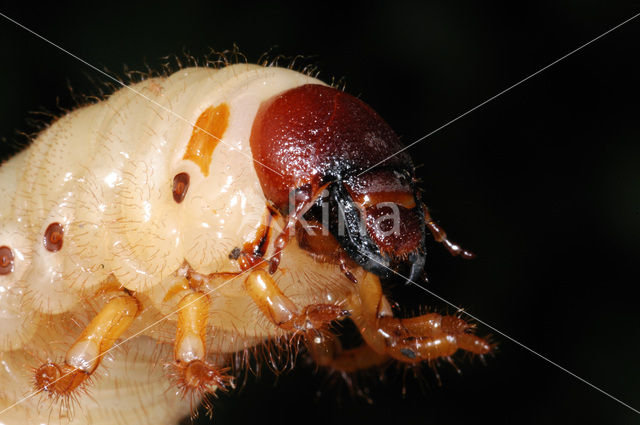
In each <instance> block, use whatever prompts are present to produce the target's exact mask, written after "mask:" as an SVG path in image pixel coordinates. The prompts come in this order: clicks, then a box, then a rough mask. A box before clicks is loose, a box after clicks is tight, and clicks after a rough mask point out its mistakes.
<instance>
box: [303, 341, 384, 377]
mask: <svg viewBox="0 0 640 425" xmlns="http://www.w3.org/2000/svg"><path fill="white" fill-rule="evenodd" d="M305 345H306V346H307V350H308V351H309V354H310V355H311V358H313V360H314V361H315V362H316V364H317V365H318V366H323V367H329V368H331V369H334V370H338V371H341V372H347V373H351V372H357V371H359V370H364V369H369V368H371V367H374V366H380V365H382V364H384V363H386V362H387V361H389V356H387V355H384V354H379V353H377V352H375V351H374V350H373V349H371V347H369V346H368V345H367V344H362V345H360V346H358V347H356V348H351V349H348V350H344V349H343V348H342V344H340V341H339V340H338V338H337V337H336V336H335V335H333V334H332V333H329V332H323V333H322V334H318V335H315V336H309V337H308V338H305Z"/></svg>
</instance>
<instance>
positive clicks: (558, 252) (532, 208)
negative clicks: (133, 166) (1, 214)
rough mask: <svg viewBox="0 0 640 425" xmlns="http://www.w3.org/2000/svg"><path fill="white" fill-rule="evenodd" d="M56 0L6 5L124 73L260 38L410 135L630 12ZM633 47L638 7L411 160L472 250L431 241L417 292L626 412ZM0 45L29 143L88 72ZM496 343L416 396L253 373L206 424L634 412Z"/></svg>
mask: <svg viewBox="0 0 640 425" xmlns="http://www.w3.org/2000/svg"><path fill="white" fill-rule="evenodd" d="M51 3H54V2H51ZM55 3H56V4H50V5H48V6H43V5H42V4H36V3H33V4H28V3H25V4H23V5H22V6H19V7H17V6H11V7H7V8H4V9H3V10H2V11H3V12H4V13H7V14H8V15H9V16H11V17H12V18H14V19H16V20H18V21H19V22H21V23H23V24H25V25H26V26H28V27H30V28H32V29H33V30H35V31H37V32H39V33H40V34H42V35H43V36H45V37H47V38H49V39H51V40H52V41H54V42H56V43H58V44H60V45H61V46H62V47H64V48H65V49H68V50H69V51H71V52H73V53H74V54H77V55H78V56H79V57H81V58H83V59H85V60H87V61H88V62H90V63H92V64H95V65H96V66H98V67H100V68H107V69H109V70H111V71H114V72H117V73H120V74H122V71H123V70H124V65H127V66H128V67H129V68H130V69H136V70H144V69H145V68H144V63H145V62H146V63H147V64H149V65H150V67H151V68H156V69H157V68H158V67H159V64H160V63H161V62H162V59H160V58H161V57H162V56H165V55H179V56H180V55H181V54H182V52H183V50H186V51H188V52H189V53H191V54H192V55H194V56H195V57H199V58H202V57H203V56H204V54H205V53H206V52H207V51H208V48H209V47H211V48H213V49H216V50H224V49H229V48H231V47H232V46H233V43H237V44H238V45H239V47H240V49H241V51H242V52H243V53H244V54H245V55H246V56H247V57H248V59H249V61H256V60H257V59H258V58H259V57H260V55H261V54H262V53H265V52H267V51H270V50H272V51H273V52H275V53H281V54H284V55H288V56H293V55H298V54H299V55H306V56H308V57H307V59H306V60H305V61H303V63H312V64H315V65H317V66H318V68H319V69H320V70H321V74H320V77H321V78H323V79H325V80H330V79H331V77H337V78H340V77H345V81H346V83H347V91H349V92H350V93H352V94H356V95H360V96H361V98H362V99H363V100H365V101H366V102H367V103H369V104H370V105H372V106H373V107H374V108H375V109H376V110H377V111H378V112H379V113H380V114H381V115H382V116H383V117H385V118H386V119H387V120H388V122H389V123H390V124H391V125H392V127H393V128H395V129H396V131H397V132H398V133H399V134H400V135H401V136H402V138H403V140H404V141H405V142H406V143H410V142H412V141H414V140H416V139H417V138H419V137H421V136H423V135H424V134H426V133H428V132H430V131H432V130H434V129H436V128H438V127H439V126H441V125H443V124H444V123H446V122H448V121H449V120H451V119H453V118H455V117H456V116H458V115H459V114H461V113H463V112H465V111H467V110H469V109H470V108H472V107H474V106H476V105H477V104H479V103H481V102H482V101H484V100H486V99H487V98H489V97H491V96H493V95H495V94H496V93H498V92H500V91H501V90H503V89H505V88H507V87H508V86H510V85H511V84H513V83H516V82H518V81H520V80H521V79H523V78H525V77H526V76H528V75H530V74H531V73H533V72H535V71H537V70H538V69H540V68H541V67H543V66H545V65H547V64H548V63H550V62H552V61H554V60H555V59H557V58H559V57H560V56H562V55H564V54H566V53H568V52H569V51H571V50H573V49H574V48H576V47H578V46H580V45H581V44H583V43H585V42H587V41H589V40H591V39H592V38H594V37H596V36H598V35H600V34H601V33H603V32H605V31H606V30H608V29H610V28H611V27H613V26H615V25H617V24H618V23H620V22H622V21H623V20H625V19H627V18H629V17H631V16H633V15H634V14H635V13H638V12H640V5H639V4H638V3H637V2H632V1H629V2H624V1H618V2H615V4H612V3H613V2H599V1H538V2H532V4H531V5H519V6H514V5H513V2H455V4H453V3H454V2H446V1H441V2H428V3H424V4H419V3H411V2H406V1H393V2H384V3H383V2H371V3H359V4H353V5H337V4H336V5H332V4H329V3H324V2H314V3H311V4H304V3H302V2H295V3H287V4H270V5H267V4H262V5H249V4H245V3H241V2H228V1H226V2H217V1H206V2H202V3H188V2H173V3H168V4H161V3H158V2H153V3H150V4H147V5H142V4H140V3H139V2H129V3H128V4H114V3H112V2H101V3H100V4H98V5H87V4H84V3H83V2H77V4H67V3H58V2H55ZM638 40H640V18H638V19H637V20H635V21H632V22H630V23H628V24H627V25H625V26H623V27H622V28H620V29H618V30H616V31H614V32H613V33H611V34H609V35H607V36H605V37H604V38H602V39H601V40H599V41H597V42H595V43H594V44H592V45H590V46H588V47H586V48H585V49H584V50H581V51H580V52H578V53H576V54H575V55H573V56H571V57H569V58H568V59H566V60H564V61H562V62H560V63H558V64H557V65H555V66H553V67H552V68H550V69H548V70H546V71H544V72H543V73H541V74H540V75H538V76H535V77H534V78H532V79H531V80H529V81H527V82H525V83H523V84H522V85H521V86H519V87H517V88H515V89H513V90H512V91H510V92H508V93H506V94H505V95H503V96H501V97H499V98H498V99H496V100H494V101H492V102H491V103H489V104H487V105H485V106H483V107H481V108H480V109H478V110H477V111H474V112H473V113H471V114H470V115H468V116H466V117H464V118H462V119H461V120H459V121H457V122H456V123H454V124H452V125H451V126H449V127H447V128H445V129H443V130H441V131H439V132H438V133H437V134H434V135H433V136H431V137H429V138H428V139H427V140H425V141H423V142H421V143H420V144H418V145H417V146H415V147H413V148H412V149H411V150H410V152H411V154H412V155H413V157H414V159H415V161H416V162H417V163H420V164H422V165H423V166H422V167H421V168H420V170H419V173H420V176H421V177H422V178H423V179H424V188H425V190H426V193H425V197H426V200H427V202H428V204H429V205H430V206H431V207H432V213H433V214H434V215H435V216H436V217H437V219H439V221H440V223H441V224H442V225H443V226H444V227H445V228H446V229H447V231H448V233H449V234H450V236H451V237H452V238H453V239H454V240H456V241H460V242H464V246H465V247H468V248H470V249H473V250H474V251H476V252H477V253H478V255H479V257H478V258H477V259H476V260H474V261H471V262H465V261H463V260H460V259H456V258H450V257H449V256H448V255H447V254H446V252H445V251H444V250H443V249H442V248H440V247H438V246H435V244H431V245H430V251H429V257H428V264H427V271H428V274H429V277H430V283H429V285H428V287H429V288H430V290H433V291H434V292H436V293H437V294H439V295H440V296H442V297H444V298H446V299H448V300H450V301H451V302H453V303H455V304H456V305H459V306H462V307H464V308H466V309H467V310H468V311H469V312H470V313H472V314H474V315H476V316H478V317H479V318H480V319H482V320H483V321H485V322H487V323H488V324H490V325H492V326H494V327H495V328H497V329H499V330H500V331H502V332H504V333H506V334H507V335H510V336H511V337H513V338H515V339H517V340H519V341H521V342H522V343H524V344H525V345H527V346H529V347H531V348H532V349H534V350H536V351H538V352H540V353H541V354H543V355H544V356H547V357H548V358H550V359H552V360H553V361H555V362H557V363H559V364H560V365H562V366H564V367H566V368H568V369H569V370H571V371H573V372H575V373H576V374H578V375H579V376H581V377H583V378H584V379H586V380H588V381H590V382H592V383H593V384H594V385H597V386H599V387H601V388H602V389H603V390H605V391H607V392H610V393H611V394H612V395H615V396H616V397H619V398H620V399H622V400H623V401H625V402H627V403H629V404H630V405H632V406H634V407H635V408H640V384H639V382H640V369H639V368H638V366H637V365H638V359H640V343H639V340H638V336H639V332H638V325H640V312H639V311H638V302H637V298H636V297H635V293H636V286H637V285H638V283H639V282H640V279H639V278H638V269H637V265H638V261H639V255H640V196H639V195H640V143H639V139H640V128H639V127H638V99H640V82H639V76H640V63H639V62H638V56H639V53H640V52H639V47H638ZM0 48H1V52H2V56H1V59H0V61H1V62H0V64H1V66H0V98H1V99H2V101H1V102H0V137H4V138H6V140H5V141H4V142H2V149H4V150H7V149H10V147H11V146H15V145H16V143H17V142H19V141H21V140H23V139H22V138H21V136H19V135H16V132H15V130H22V131H31V130H33V127H31V126H30V125H29V124H27V121H26V118H27V117H28V116H29V112H30V111H34V110H39V109H42V108H44V109H47V110H51V111H54V112H55V111H56V102H59V104H60V105H62V106H63V107H72V106H73V105H74V103H73V100H72V99H71V96H70V95H69V90H68V89H67V85H70V86H71V87H73V89H74V91H76V92H78V93H95V86H94V85H93V83H91V82H90V79H94V80H97V81H102V80H104V77H102V76H100V75H98V74H97V73H96V72H95V71H93V70H91V69H89V68H88V67H86V66H85V65H83V64H81V63H79V62H78V61H76V60H75V59H73V58H71V57H69V56H67V55H65V54H64V53H62V52H61V51H59V50H57V49H55V48H53V47H52V46H50V45H47V44H46V43H44V42H43V41H42V40H39V39H37V38H35V37H34V36H33V35H31V34H29V33H27V32H25V31H24V30H22V29H20V28H18V27H17V26H15V25H14V24H12V23H10V22H8V21H6V20H4V19H2V18H0ZM283 63H285V64H286V63H287V62H286V61H284V62H283ZM56 99H59V101H57V100H56ZM393 297H394V298H395V299H397V300H399V301H401V302H403V303H405V305H408V306H409V308H416V306H417V305H428V306H430V307H432V308H436V309H440V310H446V305H444V304H443V303H442V302H439V301H438V300H436V299H435V298H433V297H432V296H430V295H429V294H427V293H424V292H422V291H420V290H419V289H417V288H412V287H406V288H404V287H401V286H400V287H398V288H396V289H395V290H394V292H393ZM449 310H451V309H449ZM479 332H480V333H481V334H486V333H492V332H491V331H490V329H487V328H486V327H483V326H480V328H479ZM495 339H496V340H497V341H498V342H499V343H500V346H499V352H498V353H497V355H496V356H495V357H494V358H490V359H488V362H487V365H486V366H484V365H482V363H481V362H479V361H477V360H476V361H472V362H470V361H468V360H466V361H465V360H464V359H462V358H460V362H459V363H460V366H461V368H462V370H463V373H462V375H460V376H458V375H457V374H456V373H455V372H454V371H453V370H452V368H450V367H446V366H443V367H442V368H441V369H440V372H441V376H442V385H441V386H438V384H437V380H436V379H435V378H434V375H433V373H431V372H430V371H429V370H428V369H427V370H425V371H424V375H425V378H424V379H423V381H422V382H426V387H427V388H426V389H421V388H420V385H418V383H417V382H416V381H415V380H413V379H410V378H409V379H408V383H407V385H406V387H407V390H408V394H407V395H406V396H405V397H403V396H402V392H401V389H402V377H401V375H400V374H398V373H393V372H392V373H391V374H390V375H389V378H388V381H387V382H384V383H378V384H376V383H375V382H374V384H373V385H370V386H369V388H370V391H371V394H372V398H373V400H374V403H373V404H372V405H369V404H367V403H366V402H365V401H363V400H361V399H357V398H355V399H354V398H351V397H349V396H348V395H345V394H344V391H342V390H341V388H342V389H343V387H340V386H334V385H329V384H327V383H326V382H325V379H324V375H322V374H314V372H313V369H312V368H309V367H304V366H302V365H301V366H300V367H297V368H296V369H295V370H294V372H292V373H288V374H284V375H282V376H280V377H279V378H278V379H275V378H274V377H273V376H272V375H270V374H265V375H264V376H263V377H262V378H260V379H259V380H257V381H256V380H253V379H252V380H250V382H249V384H248V385H247V386H246V388H245V389H244V390H243V391H242V392H240V393H235V394H231V395H228V396H222V397H221V398H220V399H219V401H217V402H216V403H215V413H214V416H215V417H214V423H216V424H219V425H222V424H230V423H234V424H245V423H265V422H267V423H268V422H278V423H281V424H288V423H302V424H309V425H310V424H331V423H354V422H357V423H369V424H377V423H396V421H397V423H403V424H414V423H416V424H458V423H459V424H468V423H473V424H485V423H491V424H511V423H518V424H552V423H598V424H601V423H611V424H613V423H615V424H631V423H638V420H639V416H638V415H637V414H635V413H634V412H632V411H631V410H629V409H627V408H625V407H624V406H622V405H620V404H618V403H616V402H614V401H613V400H611V399H609V398H607V397H606V396H604V395H603V394H601V393H599V392H597V391H596V390H594V389H592V388H590V387H588V386H587V385H585V384H584V383H581V382H579V381H578V380H576V379H575V378H573V377H571V376H570V375H568V374H566V373H565V372H563V371H561V370H559V369H558V368H556V367H554V366H552V365H551V364H549V363H547V362H545V361H544V360H542V359H540V358H538V357H536V356H535V355H533V354H531V353H530V352H528V351H526V350H524V349H523V348H521V347H519V346H517V345H515V344H514V343H512V342H510V341H509V340H507V339H506V338H504V337H502V336H500V335H496V336H495ZM371 379H372V381H375V380H376V379H375V377H372V378H371ZM276 381H278V382H277V383H276ZM276 384H277V385H276ZM318 391H320V395H319V396H318V395H317V393H318ZM205 422H206V421H202V422H199V423H205Z"/></svg>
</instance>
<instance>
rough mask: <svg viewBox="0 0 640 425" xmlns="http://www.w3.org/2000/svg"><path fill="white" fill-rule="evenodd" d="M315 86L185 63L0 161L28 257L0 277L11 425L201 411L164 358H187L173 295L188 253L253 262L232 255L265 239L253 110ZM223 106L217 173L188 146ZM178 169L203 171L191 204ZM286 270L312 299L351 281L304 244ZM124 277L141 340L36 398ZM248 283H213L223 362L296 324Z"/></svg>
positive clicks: (1, 368)
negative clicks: (176, 344)
mask: <svg viewBox="0 0 640 425" xmlns="http://www.w3.org/2000/svg"><path fill="white" fill-rule="evenodd" d="M308 83H313V84H322V83H321V82H319V81H318V80H315V79H313V78H311V77H309V76H306V75H304V74H301V73H297V72H294V71H291V70H288V69H282V68H273V67H271V68H270V67H261V66H256V65H233V66H228V67H226V68H222V69H209V68H186V69H183V70H181V71H179V72H177V73H175V74H172V75H171V76H169V77H163V78H151V79H149V80H146V81H144V82H141V83H138V84H135V85H133V86H131V87H132V88H133V89H134V90H135V92H134V91H131V90H129V89H126V88H123V89H120V90H119V91H117V92H116V93H114V94H113V95H111V96H110V97H109V98H108V99H107V100H104V101H102V102H99V103H96V104H93V105H90V106H86V107H83V108H80V109H78V110H76V111H73V112H71V113H69V114H67V115H65V116H63V117H61V118H60V119H58V120H57V121H56V122H54V123H53V124H52V125H51V126H49V127H48V128H47V129H46V130H45V131H43V132H42V133H41V134H40V135H39V136H38V137H37V138H36V139H35V140H34V141H33V143H32V145H31V146H30V147H29V148H28V149H26V150H25V151H23V152H21V153H20V154H18V155H16V156H15V157H13V158H11V159H10V160H9V161H7V162H6V163H4V164H3V165H2V166H1V167H0V199H1V201H0V246H8V247H10V248H11V250H12V252H13V255H14V266H13V271H12V272H11V273H8V274H4V275H0V383H1V385H0V411H2V410H5V409H6V408H8V407H10V408H9V409H8V410H6V411H5V412H4V413H2V414H0V424H3V425H4V424H6V425H13V424H42V423H49V424H57V423H74V424H75V423H78V424H89V423H90V424H114V423H122V424H129V423H137V424H146V423H148V424H156V425H162V424H174V423H177V421H178V420H179V419H180V418H181V417H183V416H185V415H187V414H188V413H189V410H190V409H191V408H192V407H193V406H191V403H190V401H189V400H185V399H184V398H183V397H181V396H180V395H179V394H178V390H177V388H176V387H175V385H173V384H172V382H171V380H170V379H169V377H168V374H167V371H166V369H165V368H164V367H163V366H164V365H165V364H167V363H170V362H171V361H172V359H173V358H172V354H173V352H172V346H171V344H172V342H173V337H174V336H175V328H176V315H175V314H170V313H172V312H173V311H175V308H176V305H177V299H175V298H171V297H169V298H168V299H167V298H166V295H167V293H169V291H170V290H171V288H172V287H173V286H175V283H176V280H177V278H176V276H175V273H176V272H177V271H178V270H179V269H180V268H181V266H182V265H183V264H185V262H186V263H188V264H189V265H190V266H191V267H192V268H193V270H195V271H197V272H199V273H213V272H239V271H240V270H239V268H238V265H237V263H236V262H235V261H233V260H230V259H229V253H230V252H231V251H232V250H233V249H234V248H236V247H242V246H243V244H244V243H246V242H250V241H253V240H254V239H255V238H256V234H257V231H258V229H259V227H260V226H261V225H262V224H264V222H265V217H266V215H267V210H266V200H265V197H264V195H263V192H262V189H261V186H260V182H259V181H258V177H257V175H256V172H255V168H254V163H253V161H252V155H251V148H250V144H249V138H250V134H251V128H252V123H253V119H254V117H255V115H256V112H257V110H258V107H259V106H260V104H261V103H262V102H263V101H264V100H266V99H269V98H271V97H272V96H274V95H276V94H278V93H281V92H283V91H285V90H287V89H290V88H294V87H297V86H300V85H303V84H308ZM140 94H142V95H144V97H143V96H140ZM220 104H226V105H227V106H228V108H229V120H228V126H227V128H226V130H225V132H224V135H223V137H222V140H223V141H222V142H220V143H219V144H218V145H217V147H216V148H215V150H214V152H213V156H212V158H211V162H210V168H209V173H208V175H205V174H204V173H203V172H202V171H201V169H200V168H199V167H198V165H196V164H195V163H194V162H193V161H191V160H188V159H184V155H185V149H186V147H187V144H188V142H189V140H190V137H191V135H192V132H193V130H194V128H193V123H195V122H196V120H197V119H198V117H199V116H200V115H201V114H202V113H203V111H205V110H206V109H207V108H209V107H212V106H213V107H215V106H217V105H220ZM178 173H188V174H189V176H190V186H189V189H188V194H187V196H186V197H185V199H184V201H183V202H181V203H177V202H176V201H175V200H174V199H173V196H172V181H173V178H174V176H175V175H177V174H178ZM51 223H60V224H61V225H62V228H63V230H64V241H63V245H62V248H61V249H60V250H59V251H57V252H50V251H48V250H47V249H46V248H45V246H44V244H43V235H44V233H45V231H46V229H47V227H48V225H49V224H51ZM272 249H273V248H272V247H271V248H270V252H272ZM274 277H275V278H276V281H277V282H278V285H279V287H280V288H281V289H282V291H283V292H284V293H285V294H286V295H287V296H288V297H290V298H291V299H292V300H293V301H294V302H295V303H296V304H297V305H301V306H304V305H308V304H312V303H320V302H325V303H326V302H335V300H339V299H344V298H345V297H347V296H348V295H349V293H350V291H351V290H352V289H351V288H352V285H351V283H350V282H349V281H348V280H347V279H346V278H345V277H344V276H343V274H342V273H341V272H340V270H339V268H338V267H337V266H336V265H335V264H320V263H317V262H315V261H314V260H313V258H311V256H310V255H308V254H306V253H305V252H304V251H301V250H300V249H299V248H298V247H297V244H289V246H288V247H287V249H286V250H285V251H284V252H283V256H282V263H281V265H280V268H279V270H278V272H277V273H276V274H275V275H274ZM113 278H115V279H116V280H117V282H118V283H119V284H121V285H122V286H124V288H126V289H127V290H130V291H134V293H135V296H136V298H137V299H138V300H139V301H140V302H141V304H142V308H143V310H142V313H141V314H140V315H139V316H138V317H137V318H136V319H135V321H134V324H133V326H132V327H131V328H130V329H129V330H128V331H127V332H126V333H125V334H124V335H123V338H124V339H126V338H128V337H130V336H135V337H134V338H132V339H131V340H127V341H126V343H124V344H122V345H121V346H116V347H115V348H114V349H113V350H112V351H111V352H109V353H108V354H107V356H105V358H104V360H103V362H102V365H101V366H100V367H99V368H98V370H97V371H96V373H94V374H93V375H92V379H91V381H92V382H91V383H90V384H89V385H88V386H87V391H86V392H82V391H81V392H78V393H77V394H75V395H74V400H75V401H74V402H72V403H61V402H60V401H55V400H51V399H49V398H48V397H47V395H46V394H43V393H41V394H37V395H34V396H31V394H32V392H33V385H34V384H33V371H34V368H37V367H38V366H40V365H41V364H43V363H44V362H48V361H54V362H55V361H60V360H61V359H64V356H65V351H66V350H67V349H68V348H69V347H70V345H71V344H72V343H73V341H74V340H75V338H76V337H77V336H78V335H79V334H80V333H81V332H82V328H83V326H85V325H86V324H87V322H88V321H89V320H91V318H92V317H93V316H94V315H95V314H96V312H97V311H99V309H100V308H101V306H102V305H104V302H105V300H104V299H103V298H104V297H103V296H102V295H100V294H101V293H102V292H101V290H102V289H103V287H104V286H105V285H107V284H108V283H109V282H110V281H111V282H112V281H113ZM242 280H243V276H240V277H238V278H235V279H233V280H230V281H228V280H227V279H220V281H219V282H215V283H213V284H211V285H210V287H208V288H207V289H209V290H213V292H212V293H211V294H210V300H211V311H210V321H209V326H210V328H211V329H210V332H209V335H208V339H207V343H208V345H209V347H208V352H209V353H211V356H214V357H215V360H212V361H214V362H215V361H218V362H219V363H220V364H221V365H225V364H227V362H228V360H229V357H230V356H231V355H232V354H233V353H234V352H238V351H241V350H244V349H246V348H251V347H254V346H256V345H259V344H262V343H263V342H265V341H268V340H270V339H273V338H275V337H278V336H280V335H283V332H282V331H279V330H277V328H276V327H275V326H273V325H272V324H270V323H269V322H268V321H267V320H266V319H265V317H264V316H263V315H262V313H261V312H260V311H259V310H258V308H257V307H256V306H255V304H253V303H252V300H251V298H250V297H249V296H248V295H247V294H246V293H245V292H244V291H243V287H242ZM165 316H166V317H165ZM163 317H165V318H164V320H162V321H159V322H158V320H160V319H162V318H163ZM156 322H157V323H156ZM16 403H18V404H16ZM14 404H15V406H14ZM69 407H72V409H71V410H72V411H70V410H69Z"/></svg>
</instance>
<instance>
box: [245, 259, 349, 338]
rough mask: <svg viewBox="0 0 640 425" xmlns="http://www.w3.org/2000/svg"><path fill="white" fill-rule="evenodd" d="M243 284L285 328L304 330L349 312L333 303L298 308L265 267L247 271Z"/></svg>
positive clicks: (257, 303) (259, 303)
mask: <svg viewBox="0 0 640 425" xmlns="http://www.w3.org/2000/svg"><path fill="white" fill-rule="evenodd" d="M244 287H245V290H246V291H247V292H248V293H249V295H250V296H251V298H252V299H253V301H254V302H255V303H256V305H257V306H258V308H260V311H262V313H263V314H264V315H265V316H266V317H268V318H269V320H270V321H271V322H272V323H273V324H275V325H276V326H278V327H279V328H281V329H284V330H287V331H302V332H306V331H309V330H314V329H316V330H317V329H322V328H324V327H325V326H326V325H328V324H329V323H330V322H332V321H334V320H337V319H339V318H341V317H343V316H346V315H347V314H348V312H347V311H346V310H344V309H343V308H342V307H340V306H337V305H334V304H313V305H309V306H306V307H305V308H304V309H303V310H302V312H300V311H299V310H298V307H297V306H296V305H295V304H294V303H293V301H291V299H289V298H288V297H287V296H286V295H284V293H283V292H282V291H281V290H280V288H279V287H278V285H277V284H276V282H275V280H274V279H273V277H272V276H271V275H270V274H269V273H268V272H266V271H265V270H253V271H252V272H250V273H249V276H248V277H247V279H246V280H245V282H244Z"/></svg>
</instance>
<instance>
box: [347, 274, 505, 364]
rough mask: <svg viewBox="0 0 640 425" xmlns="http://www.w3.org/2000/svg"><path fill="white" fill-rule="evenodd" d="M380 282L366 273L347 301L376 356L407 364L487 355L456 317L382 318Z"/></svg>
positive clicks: (468, 327) (467, 326)
mask: <svg viewBox="0 0 640 425" xmlns="http://www.w3.org/2000/svg"><path fill="white" fill-rule="evenodd" d="M385 304H386V305H388V302H386V299H385V297H384V296H383V295H382V288H381V286H380V280H379V279H378V277H377V276H375V275H373V274H372V273H368V274H367V275H366V276H365V278H364V279H363V280H362V281H361V282H360V284H359V294H358V295H357V296H354V297H352V298H351V299H350V302H349V307H350V309H351V310H352V313H353V320H354V322H355V323H356V325H357V326H358V328H359V329H360V333H361V335H362V337H363V339H364V340H365V342H366V343H367V344H368V345H369V346H370V347H371V348H372V349H373V350H374V351H375V352H377V353H378V354H381V355H383V354H384V355H388V356H391V357H393V358H394V359H397V360H400V361H402V362H407V363H417V362H422V361H429V360H435V359H437V358H440V357H445V358H447V357H449V356H451V355H453V354H454V353H455V352H456V351H457V350H458V349H462V350H465V351H468V352H471V353H474V354H488V353H490V352H491V350H492V348H493V347H492V345H491V344H490V343H489V342H488V341H486V340H485V339H483V338H480V337H478V336H476V335H474V334H472V333H471V331H472V330H473V329H474V326H473V325H471V324H469V323H467V322H465V321H464V320H462V319H460V318H458V317H456V316H442V315H440V314H437V313H429V314H424V315H422V316H418V317H413V318H409V319H400V318H395V317H392V316H391V315H389V314H385V312H384V310H385Z"/></svg>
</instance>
